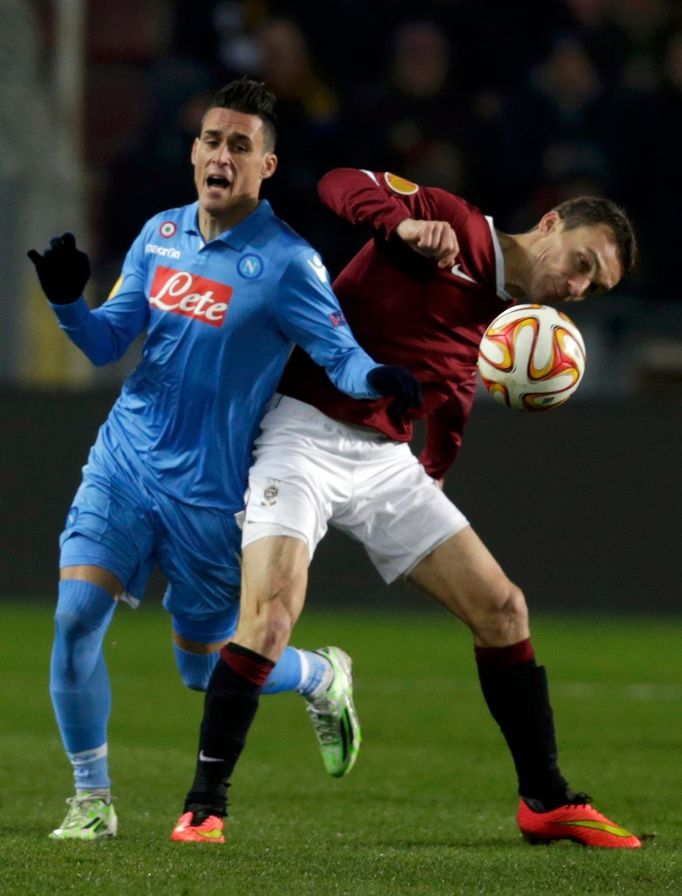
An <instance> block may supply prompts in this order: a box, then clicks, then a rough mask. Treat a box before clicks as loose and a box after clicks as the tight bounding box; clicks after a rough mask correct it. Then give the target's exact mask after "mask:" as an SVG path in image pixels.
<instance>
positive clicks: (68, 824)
mask: <svg viewBox="0 0 682 896" xmlns="http://www.w3.org/2000/svg"><path fill="white" fill-rule="evenodd" d="M66 802H67V803H68V804H69V811H68V812H67V813H66V817H65V818H64V821H63V822H62V823H61V825H60V827H58V828H55V829H54V831H52V833H51V834H50V838H51V839H52V840H103V839H104V838H105V837H115V836H116V830H117V828H118V819H117V818H116V812H115V811H114V806H113V803H112V802H111V799H106V798H104V797H102V796H100V795H99V794H97V793H96V792H92V793H91V792H87V791H86V792H85V793H79V794H78V795H77V796H72V797H69V799H68V800H67V801H66Z"/></svg>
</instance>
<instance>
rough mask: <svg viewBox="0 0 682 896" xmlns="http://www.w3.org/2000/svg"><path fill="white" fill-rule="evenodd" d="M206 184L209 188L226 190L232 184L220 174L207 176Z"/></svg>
mask: <svg viewBox="0 0 682 896" xmlns="http://www.w3.org/2000/svg"><path fill="white" fill-rule="evenodd" d="M206 186H207V187H208V188H209V190H226V189H227V188H228V187H229V186H230V182H229V181H228V179H227V178H226V177H223V176H222V175H220V174H209V176H208V177H207V178H206Z"/></svg>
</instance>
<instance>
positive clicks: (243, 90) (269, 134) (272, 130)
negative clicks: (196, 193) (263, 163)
mask: <svg viewBox="0 0 682 896" xmlns="http://www.w3.org/2000/svg"><path fill="white" fill-rule="evenodd" d="M276 103H277V97H276V96H275V94H274V93H273V92H272V91H271V90H269V89H268V88H267V87H266V86H265V84H264V83H263V82H262V81H254V80H253V79H252V78H246V77H244V78H238V79H237V80H236V81H230V82H229V84H225V85H224V86H223V87H221V88H220V90H219V91H218V92H217V93H216V94H215V95H214V97H213V99H212V100H211V102H210V103H209V105H208V109H207V110H206V111H207V112H208V111H209V109H235V110H236V111H237V112H244V114H245V115H257V116H258V117H259V118H260V120H261V121H262V122H263V133H264V138H265V143H266V145H267V149H268V150H269V151H270V152H272V150H274V148H275V142H276V140H277V116H276V114H275V104H276Z"/></svg>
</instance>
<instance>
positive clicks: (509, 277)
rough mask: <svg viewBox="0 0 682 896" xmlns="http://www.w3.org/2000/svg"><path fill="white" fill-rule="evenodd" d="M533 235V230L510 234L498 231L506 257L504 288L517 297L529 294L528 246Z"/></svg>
mask: <svg viewBox="0 0 682 896" xmlns="http://www.w3.org/2000/svg"><path fill="white" fill-rule="evenodd" d="M531 235H532V232H531V233H517V234H509V233H502V231H500V230H498V231H497V238H498V240H499V243H500V249H501V250H502V257H503V259H504V288H505V289H506V290H507V292H508V293H509V295H510V296H513V298H515V299H522V298H523V297H524V296H526V295H528V284H529V281H530V270H531V264H530V256H529V253H528V248H529V238H530V237H531Z"/></svg>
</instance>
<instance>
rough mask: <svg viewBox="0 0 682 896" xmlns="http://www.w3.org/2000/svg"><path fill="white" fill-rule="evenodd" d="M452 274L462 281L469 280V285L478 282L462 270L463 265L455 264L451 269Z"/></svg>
mask: <svg viewBox="0 0 682 896" xmlns="http://www.w3.org/2000/svg"><path fill="white" fill-rule="evenodd" d="M450 272H451V273H452V274H454V275H455V277H461V278H462V280H468V281H469V283H475V282H476V281H475V280H474V278H473V277H470V276H469V275H468V274H465V273H464V271H463V270H462V265H461V264H453V266H452V267H451V268H450Z"/></svg>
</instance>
